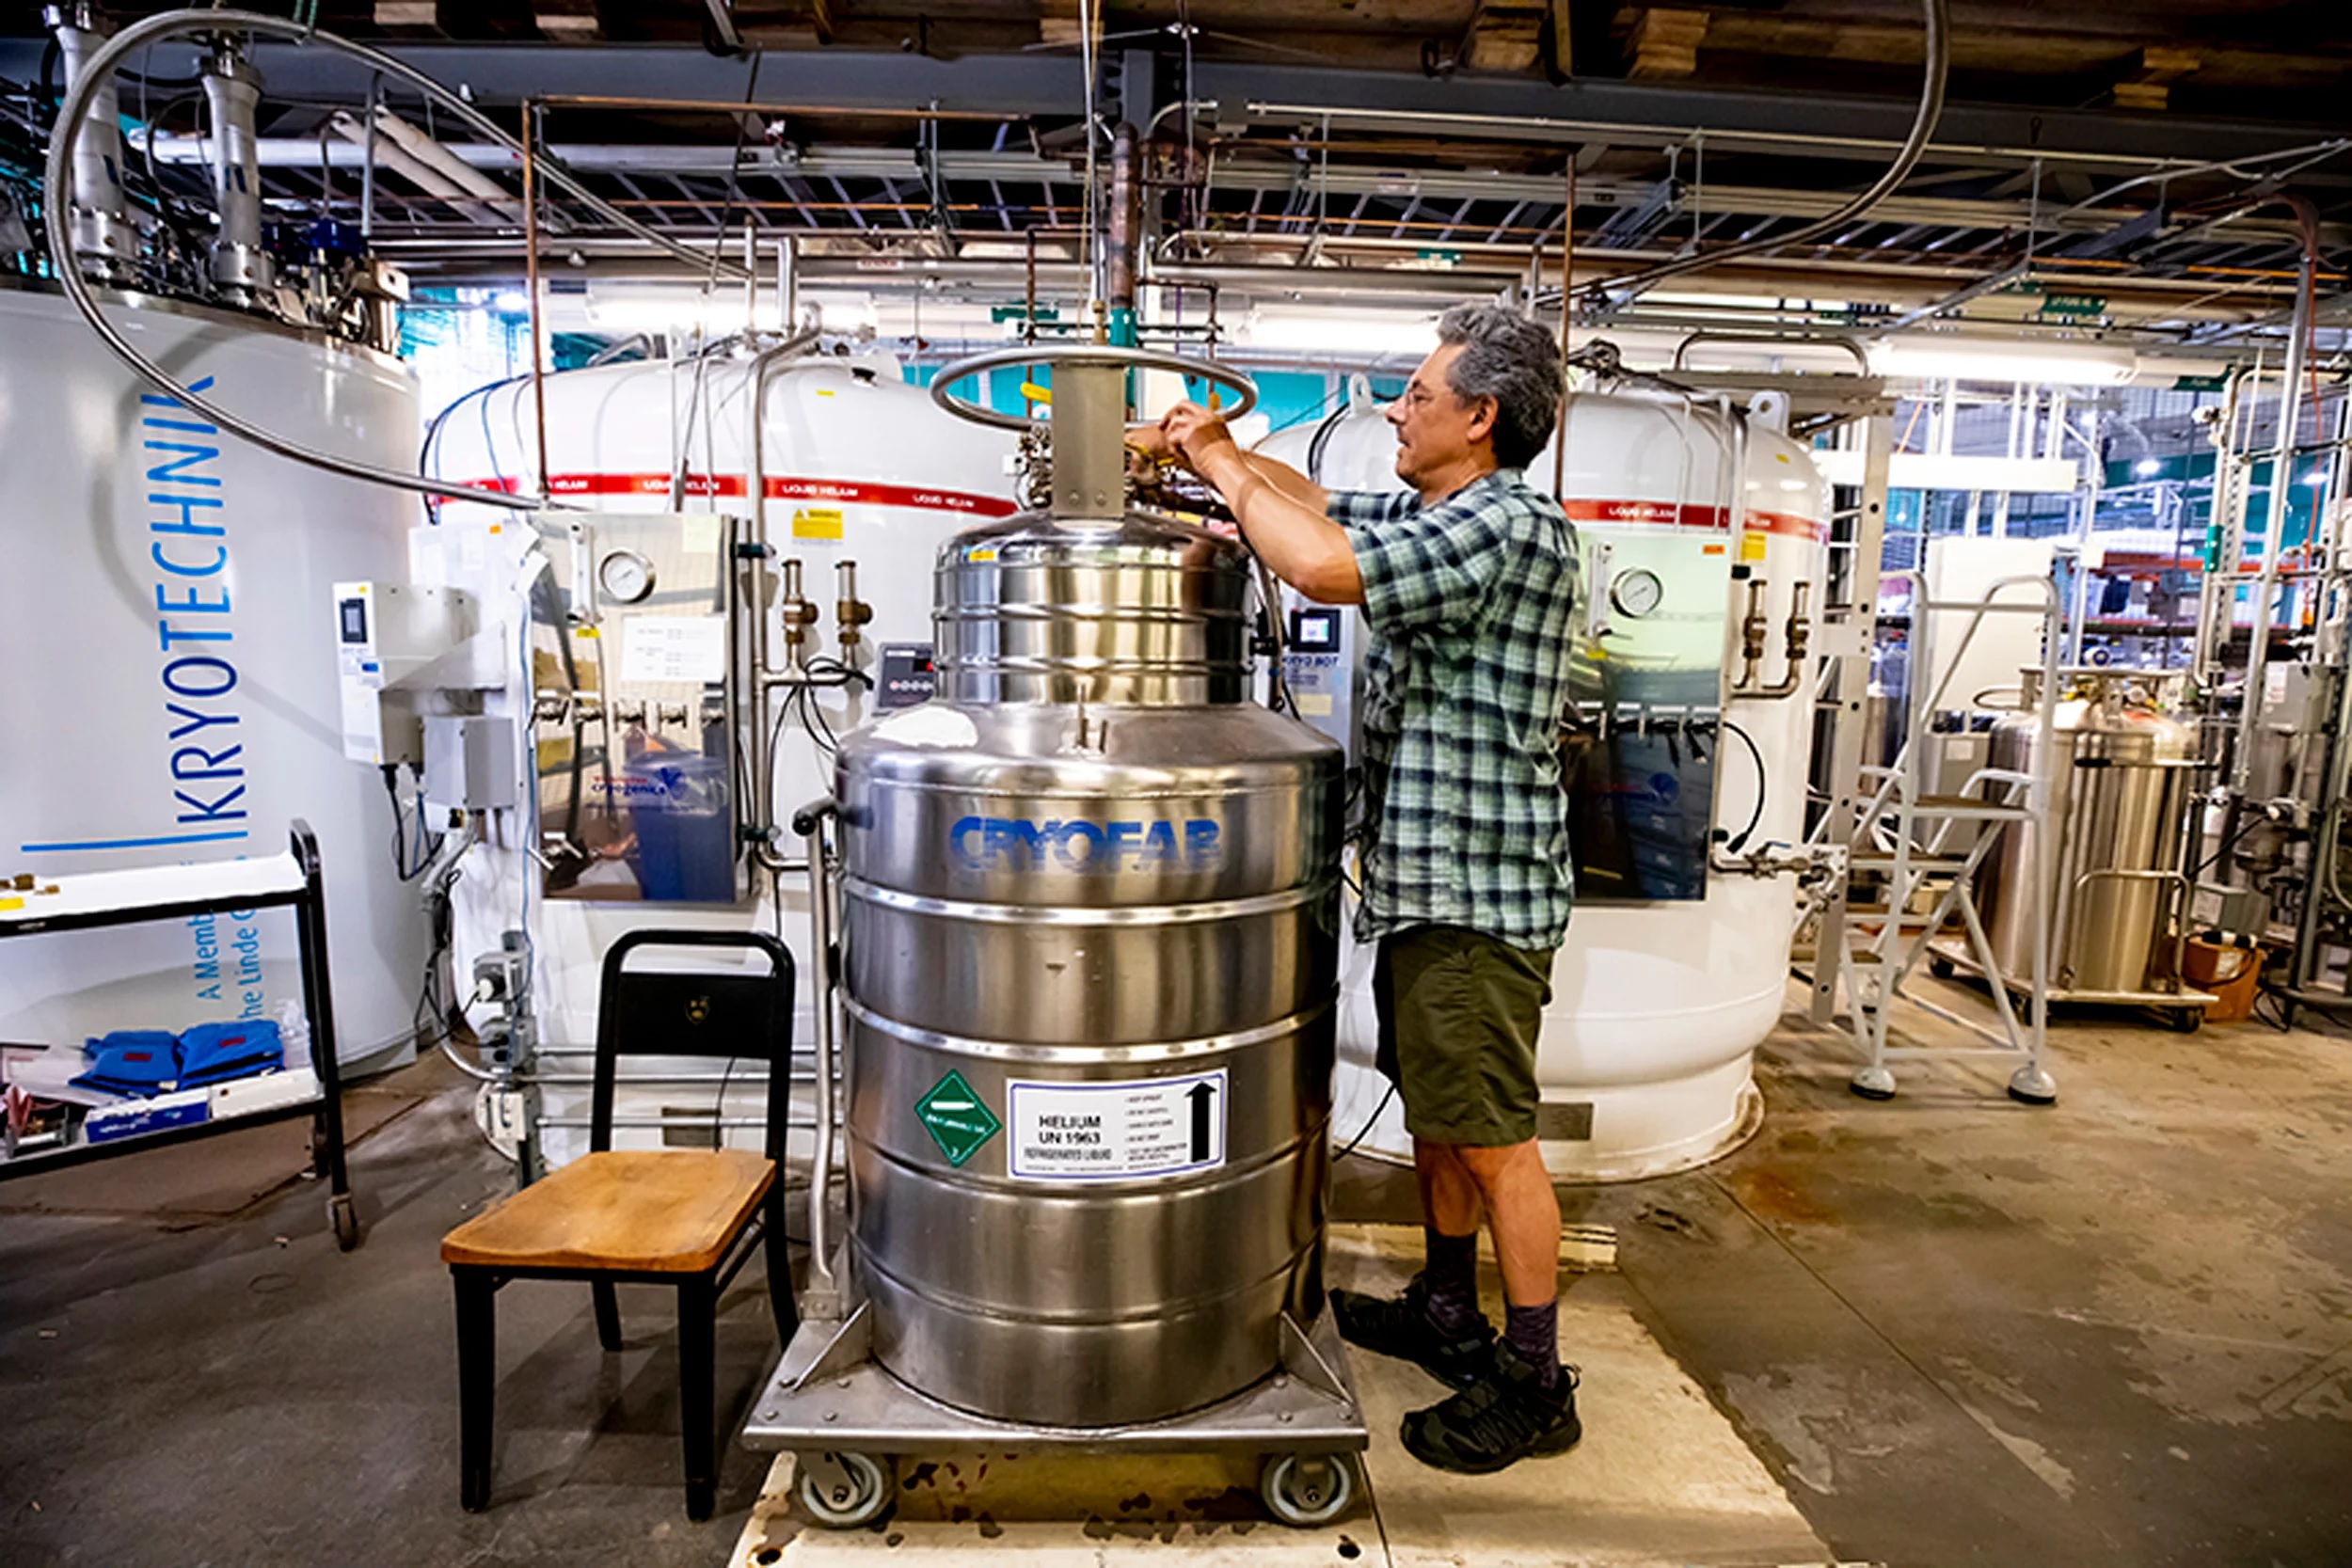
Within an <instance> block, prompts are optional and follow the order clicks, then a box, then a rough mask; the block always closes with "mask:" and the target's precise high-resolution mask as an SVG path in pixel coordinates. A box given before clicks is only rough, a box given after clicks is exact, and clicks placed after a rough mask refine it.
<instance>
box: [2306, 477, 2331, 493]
mask: <svg viewBox="0 0 2352 1568" xmlns="http://www.w3.org/2000/svg"><path fill="white" fill-rule="evenodd" d="M2303 483H2306V484H2308V485H2310V486H2311V487H2312V489H2314V490H2325V489H2326V488H2328V476H2327V475H2326V474H2324V473H2317V474H2305V475H2304V476H2303Z"/></svg>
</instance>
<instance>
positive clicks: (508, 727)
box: [424, 717, 517, 812]
mask: <svg viewBox="0 0 2352 1568" xmlns="http://www.w3.org/2000/svg"><path fill="white" fill-rule="evenodd" d="M424 800H425V804H427V805H429V806H432V807H435V808H437V809H439V810H444V811H472V812H482V811H497V810H501V809H503V808H505V807H508V806H512V805H515V804H516V803H517V800H516V792H515V726H514V725H513V724H512V723H511V722H510V721H507V720H504V719H483V718H473V717H457V718H429V719H427V720H425V721H424Z"/></svg>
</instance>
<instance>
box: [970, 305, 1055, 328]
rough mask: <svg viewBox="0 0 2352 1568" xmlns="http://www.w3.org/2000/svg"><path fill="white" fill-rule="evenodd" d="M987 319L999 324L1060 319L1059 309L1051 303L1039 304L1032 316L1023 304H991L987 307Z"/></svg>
mask: <svg viewBox="0 0 2352 1568" xmlns="http://www.w3.org/2000/svg"><path fill="white" fill-rule="evenodd" d="M988 319H989V320H990V321H992V322H995V323H997V324H998V325H1002V324H1004V323H1006V322H1025V321H1030V320H1036V321H1041V322H1057V321H1059V320H1061V311H1060V310H1059V309H1056V308H1055V307H1054V306H1051V305H1041V306H1039V307H1038V308H1037V311H1036V313H1035V315H1034V317H1033V316H1032V315H1031V313H1030V310H1029V308H1028V307H1027V306H1025V305H992V306H990V307H989V308H988Z"/></svg>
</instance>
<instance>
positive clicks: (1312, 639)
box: [1291, 610, 1340, 648]
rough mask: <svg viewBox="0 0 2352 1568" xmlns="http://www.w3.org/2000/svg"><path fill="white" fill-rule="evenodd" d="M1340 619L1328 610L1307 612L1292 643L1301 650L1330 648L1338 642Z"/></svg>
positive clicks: (1300, 612) (1300, 620)
mask: <svg viewBox="0 0 2352 1568" xmlns="http://www.w3.org/2000/svg"><path fill="white" fill-rule="evenodd" d="M1339 629H1340V627H1339V617H1338V616H1337V615H1335V614H1333V613H1332V612H1331V611H1330V610H1301V611H1299V614H1298V629H1297V630H1296V632H1295V633H1294V634H1293V636H1292V638H1291V641H1293V642H1294V643H1295V644H1296V645H1297V646H1299V647H1301V648H1328V647H1331V646H1333V645H1334V644H1335V643H1336V642H1337V641H1338V634H1339Z"/></svg>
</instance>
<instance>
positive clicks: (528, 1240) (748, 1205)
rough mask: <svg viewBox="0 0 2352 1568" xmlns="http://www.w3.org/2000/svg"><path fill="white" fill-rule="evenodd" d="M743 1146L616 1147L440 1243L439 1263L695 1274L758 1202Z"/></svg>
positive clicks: (770, 1171)
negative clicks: (715, 1147) (708, 1147)
mask: <svg viewBox="0 0 2352 1568" xmlns="http://www.w3.org/2000/svg"><path fill="white" fill-rule="evenodd" d="M775 1175H776V1167H775V1164H774V1163H773V1162H772V1161H771V1160H770V1159H769V1158H768V1157H767V1156H766V1155H764V1154H755V1153H752V1152H751V1151H750V1150H748V1149H740V1148H721V1149H688V1148H651V1149H616V1150H608V1151H606V1152H604V1153H601V1154H590V1155H588V1156H586V1157H584V1158H582V1159H580V1160H576V1161H574V1162H573V1163H572V1164H568V1165H565V1166H564V1168H563V1169H561V1170H559V1171H556V1172H555V1173H554V1174H552V1175H550V1176H548V1178H546V1179H545V1180H540V1181H535V1182H533V1183H532V1184H531V1185H530V1186H528V1187H525V1188H524V1189H523V1190H522V1191H521V1192H518V1193H516V1195H515V1196H512V1197H510V1198H508V1199H506V1200H505V1201H504V1202H503V1203H501V1204H500V1205H499V1206H498V1207H497V1208H495V1209H492V1210H490V1211H489V1212H486V1213H483V1214H479V1215H477V1216H475V1217H474V1218H472V1219H470V1220H468V1221H467V1222H466V1223H465V1224H463V1225H461V1226H459V1227H457V1228H456V1229H454V1230H453V1231H451V1232H450V1233H449V1234H448V1235H447V1236H445V1237H443V1238H442V1239H441V1261H442V1262H444V1263H460V1264H470V1265H476V1266H483V1267H489V1268H511V1269H524V1270H527V1269H610V1270H613V1271H615V1272H628V1273H639V1274H701V1273H704V1272H706V1271H707V1270H710V1269H715V1268H717V1267H718V1266H719V1261H720V1259H723V1257H725V1256H726V1251H727V1247H728V1246H729V1244H730V1243H733V1242H734V1240H735V1238H736V1237H738V1236H739V1235H740V1234H741V1233H742V1230H743V1227H744V1225H745V1223H746V1222H748V1221H749V1220H750V1218H751V1216H752V1213H753V1212H754V1211H755V1210H756V1209H757V1208H758V1207H759V1201H760V1199H761V1198H763V1197H765V1196H767V1195H768V1188H769V1185H770V1184H771V1182H773V1181H774V1180H775Z"/></svg>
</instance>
